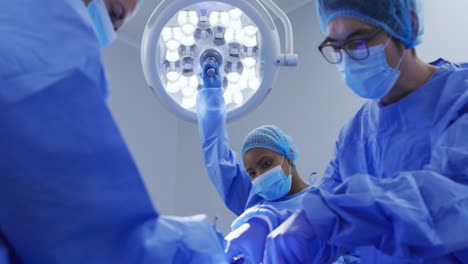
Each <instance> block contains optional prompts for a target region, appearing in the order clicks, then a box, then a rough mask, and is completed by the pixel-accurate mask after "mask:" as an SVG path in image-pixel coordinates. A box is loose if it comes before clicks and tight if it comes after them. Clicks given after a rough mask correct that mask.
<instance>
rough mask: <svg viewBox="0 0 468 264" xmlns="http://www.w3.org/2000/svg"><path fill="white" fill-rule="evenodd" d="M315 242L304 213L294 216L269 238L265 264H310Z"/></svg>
mask: <svg viewBox="0 0 468 264" xmlns="http://www.w3.org/2000/svg"><path fill="white" fill-rule="evenodd" d="M313 241H314V233H313V231H312V229H311V224H310V222H309V220H307V216H306V214H305V213H304V211H302V210H300V211H298V212H295V213H294V214H292V215H291V216H290V217H289V218H288V219H287V220H286V221H284V223H282V224H281V225H280V226H278V227H277V228H276V229H275V230H273V231H272V232H271V233H270V234H269V235H268V237H267V241H266V245H265V253H264V258H263V263H264V264H281V263H297V264H300V263H309V261H310V259H311V258H312V257H313V256H312V254H313V253H314V252H311V251H312V250H310V245H311V244H312V243H313Z"/></svg>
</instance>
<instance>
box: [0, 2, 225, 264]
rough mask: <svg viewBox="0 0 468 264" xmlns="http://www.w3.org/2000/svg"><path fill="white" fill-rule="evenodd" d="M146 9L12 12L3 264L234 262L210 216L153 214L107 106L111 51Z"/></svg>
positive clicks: (4, 58) (13, 6)
mask: <svg viewBox="0 0 468 264" xmlns="http://www.w3.org/2000/svg"><path fill="white" fill-rule="evenodd" d="M140 4H141V2H138V1H135V0H105V1H103V0H93V1H77V0H44V1H36V0H17V1H13V2H6V3H4V4H3V5H2V14H1V15H0V25H1V26H0V35H1V38H2V41H0V61H1V62H2V63H1V66H0V67H1V70H0V81H1V85H0V146H1V148H0V156H1V158H0V208H1V210H0V261H2V262H1V263H2V264H4V263H37V264H54V263H71V264H73V263H96V264H103V263H125V264H128V263H216V264H218V263H226V261H225V254H224V252H223V249H224V246H223V243H224V239H223V238H222V236H220V234H219V233H218V232H217V231H216V229H215V227H214V226H213V224H212V223H211V221H210V220H209V219H207V216H205V215H195V216H191V217H169V216H162V215H160V214H159V213H158V211H157V210H156V209H155V208H154V207H153V205H152V204H151V200H150V197H149V195H148V193H147V190H146V189H145V186H144V184H143V181H142V179H141V177H140V174H139V172H138V170H137V168H136V166H135V163H134V161H133V160H132V157H131V156H130V153H129V151H128V149H127V146H126V145H125V142H124V140H123V138H122V136H121V134H120V132H119V130H118V128H117V126H116V123H115V121H114V119H113V118H112V115H111V113H110V111H109V109H108V107H107V104H106V95H107V87H108V84H107V81H106V78H105V75H104V69H103V64H102V60H101V48H103V47H105V46H108V45H109V44H111V43H112V41H113V40H114V39H115V32H114V31H115V30H117V29H118V28H119V27H120V26H121V25H122V24H123V23H124V22H125V21H126V20H128V19H129V17H131V16H132V15H133V13H134V12H135V9H136V8H137V5H140Z"/></svg>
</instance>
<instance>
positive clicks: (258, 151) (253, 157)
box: [244, 148, 281, 167]
mask: <svg viewBox="0 0 468 264" xmlns="http://www.w3.org/2000/svg"><path fill="white" fill-rule="evenodd" d="M265 156H266V157H271V158H277V157H278V156H281V155H280V154H279V153H276V152H274V151H272V150H269V149H264V148H252V149H249V150H248V151H247V152H246V153H245V155H244V165H245V166H246V167H248V166H254V165H255V163H256V162H257V161H258V160H259V159H261V158H262V157H265Z"/></svg>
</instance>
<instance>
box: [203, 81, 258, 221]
mask: <svg viewBox="0 0 468 264" xmlns="http://www.w3.org/2000/svg"><path fill="white" fill-rule="evenodd" d="M206 83H207V81H206ZM205 86H206V84H205ZM220 86H221V83H220V82H210V85H208V87H205V88H203V89H201V90H200V91H199V92H198V96H197V114H198V128H199V133H200V142H201V148H202V152H203V158H204V162H205V168H206V171H207V173H208V176H209V177H210V180H211V182H212V183H213V184H214V186H215V187H216V190H217V191H218V194H219V195H220V196H221V198H222V199H223V201H224V203H225V204H226V206H227V207H228V208H229V209H230V210H231V211H232V212H234V213H235V214H236V215H240V214H242V212H244V210H245V207H246V204H247V201H248V198H249V193H250V189H251V188H252V187H251V181H250V177H249V176H248V175H247V172H245V169H244V167H243V165H242V164H241V163H240V162H239V161H238V159H237V155H236V153H235V152H234V151H232V150H231V148H230V146H229V139H228V136H227V131H226V111H225V103H224V97H223V90H222V89H221V88H220Z"/></svg>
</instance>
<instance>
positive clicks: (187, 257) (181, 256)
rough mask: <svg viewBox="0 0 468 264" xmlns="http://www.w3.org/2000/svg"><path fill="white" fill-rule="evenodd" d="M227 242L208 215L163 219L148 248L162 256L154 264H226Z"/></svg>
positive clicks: (164, 217) (159, 221) (163, 217)
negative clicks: (224, 250)
mask: <svg viewBox="0 0 468 264" xmlns="http://www.w3.org/2000/svg"><path fill="white" fill-rule="evenodd" d="M224 244H225V241H224V238H223V237H222V236H220V233H219V232H218V231H217V230H216V228H215V226H214V225H213V223H212V222H211V221H209V220H208V218H207V216H205V215H194V216H189V217H176V216H160V217H159V218H158V224H157V226H156V234H155V235H154V239H152V240H148V242H147V246H149V247H151V248H152V250H153V251H154V252H155V253H156V254H158V258H156V260H157V261H156V262H154V263H184V264H189V263H193V264H195V263H210V264H211V263H213V264H218V263H220V264H223V263H227V262H226V256H225V254H224V252H223V248H224V246H225V245H224Z"/></svg>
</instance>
